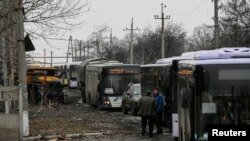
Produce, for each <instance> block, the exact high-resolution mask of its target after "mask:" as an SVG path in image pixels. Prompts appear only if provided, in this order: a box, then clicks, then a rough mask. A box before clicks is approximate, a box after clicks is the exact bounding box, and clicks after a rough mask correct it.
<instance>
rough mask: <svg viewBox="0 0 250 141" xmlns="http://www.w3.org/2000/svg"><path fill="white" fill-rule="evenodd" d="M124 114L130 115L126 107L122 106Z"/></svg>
mask: <svg viewBox="0 0 250 141" xmlns="http://www.w3.org/2000/svg"><path fill="white" fill-rule="evenodd" d="M122 112H123V114H128V110H127V109H126V107H125V105H122Z"/></svg>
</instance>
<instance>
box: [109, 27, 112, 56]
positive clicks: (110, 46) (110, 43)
mask: <svg viewBox="0 0 250 141" xmlns="http://www.w3.org/2000/svg"><path fill="white" fill-rule="evenodd" d="M112 36H113V35H112V28H111V29H110V35H109V50H110V51H111V48H112V38H113V37H112Z"/></svg>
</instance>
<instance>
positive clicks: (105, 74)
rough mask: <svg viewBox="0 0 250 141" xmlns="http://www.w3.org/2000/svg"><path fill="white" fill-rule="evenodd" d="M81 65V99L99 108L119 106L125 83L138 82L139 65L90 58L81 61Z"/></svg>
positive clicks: (120, 105)
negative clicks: (90, 59)
mask: <svg viewBox="0 0 250 141" xmlns="http://www.w3.org/2000/svg"><path fill="white" fill-rule="evenodd" d="M81 67H82V68H81V71H80V73H81V76H80V81H81V83H82V91H84V92H82V99H85V100H86V102H87V103H89V104H90V105H94V106H97V107H98V108H100V109H103V108H121V107H122V94H123V91H124V90H125V88H126V87H127V85H128V84H129V83H139V82H140V66H139V65H134V64H122V63H120V62H118V61H110V60H92V61H90V62H88V63H87V64H86V63H85V62H83V63H82V64H81ZM83 101H84V100H83Z"/></svg>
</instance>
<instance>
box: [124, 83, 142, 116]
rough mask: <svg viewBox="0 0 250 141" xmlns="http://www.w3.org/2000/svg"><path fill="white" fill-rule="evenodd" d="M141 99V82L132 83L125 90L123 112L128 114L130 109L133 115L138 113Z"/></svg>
mask: <svg viewBox="0 0 250 141" xmlns="http://www.w3.org/2000/svg"><path fill="white" fill-rule="evenodd" d="M140 99H141V84H140V83H134V84H133V83H130V84H129V85H128V87H127V88H126V89H125V91H124V92H123V96H122V111H123V114H128V112H129V111H130V112H131V114H132V115H137V112H138V110H139V109H138V108H139V101H140Z"/></svg>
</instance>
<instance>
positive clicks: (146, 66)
mask: <svg viewBox="0 0 250 141" xmlns="http://www.w3.org/2000/svg"><path fill="white" fill-rule="evenodd" d="M165 66H169V64H147V65H141V67H142V68H149V67H165Z"/></svg>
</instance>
